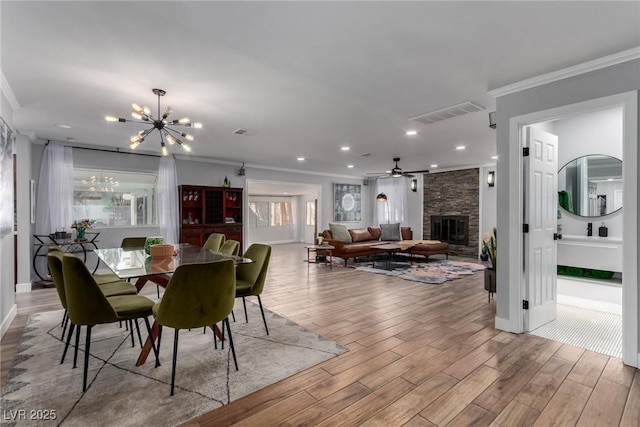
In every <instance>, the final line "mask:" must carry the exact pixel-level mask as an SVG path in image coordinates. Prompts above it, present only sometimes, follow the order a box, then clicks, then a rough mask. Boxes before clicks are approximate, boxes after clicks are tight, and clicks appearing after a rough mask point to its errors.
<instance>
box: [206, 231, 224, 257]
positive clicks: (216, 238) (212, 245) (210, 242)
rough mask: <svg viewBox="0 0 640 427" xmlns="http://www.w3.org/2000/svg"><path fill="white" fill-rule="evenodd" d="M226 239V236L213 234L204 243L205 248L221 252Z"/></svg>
mask: <svg viewBox="0 0 640 427" xmlns="http://www.w3.org/2000/svg"><path fill="white" fill-rule="evenodd" d="M226 239H227V237H226V236H225V235H224V234H220V233H211V235H209V237H207V241H206V242H204V246H203V247H204V248H205V249H209V250H210V251H213V252H220V246H222V244H223V243H224V241H225V240H226Z"/></svg>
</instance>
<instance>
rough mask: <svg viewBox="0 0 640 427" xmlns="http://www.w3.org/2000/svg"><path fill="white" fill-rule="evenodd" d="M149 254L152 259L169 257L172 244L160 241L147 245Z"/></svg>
mask: <svg viewBox="0 0 640 427" xmlns="http://www.w3.org/2000/svg"><path fill="white" fill-rule="evenodd" d="M149 254H150V255H151V258H152V259H162V258H171V257H172V256H173V245H171V244H166V243H160V244H155V245H151V246H149Z"/></svg>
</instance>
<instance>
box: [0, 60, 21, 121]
mask: <svg viewBox="0 0 640 427" xmlns="http://www.w3.org/2000/svg"><path fill="white" fill-rule="evenodd" d="M0 87H1V88H2V93H4V96H5V97H6V98H7V101H9V105H10V106H11V108H13V111H16V110H19V109H20V108H22V107H21V106H20V103H18V100H17V99H16V96H15V95H14V94H13V91H12V90H11V86H9V82H8V81H7V79H6V78H5V77H4V73H3V72H2V70H0Z"/></svg>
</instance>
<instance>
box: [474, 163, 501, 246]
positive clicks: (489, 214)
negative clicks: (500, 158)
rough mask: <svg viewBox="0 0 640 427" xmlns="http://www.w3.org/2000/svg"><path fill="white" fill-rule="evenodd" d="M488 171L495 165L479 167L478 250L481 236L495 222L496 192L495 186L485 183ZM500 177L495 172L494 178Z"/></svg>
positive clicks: (494, 167) (493, 168)
mask: <svg viewBox="0 0 640 427" xmlns="http://www.w3.org/2000/svg"><path fill="white" fill-rule="evenodd" d="M489 171H494V172H495V171H496V165H490V166H482V167H481V168H480V239H479V242H480V245H479V248H478V251H481V250H482V236H483V235H484V234H486V233H491V232H492V231H493V227H496V226H497V224H498V222H497V211H496V209H497V207H496V206H497V200H496V198H497V192H496V188H497V187H496V186H495V185H494V186H493V187H489V185H488V184H487V174H488V173H489ZM499 179H500V178H499V177H498V174H497V172H496V177H495V180H496V182H498V180H499Z"/></svg>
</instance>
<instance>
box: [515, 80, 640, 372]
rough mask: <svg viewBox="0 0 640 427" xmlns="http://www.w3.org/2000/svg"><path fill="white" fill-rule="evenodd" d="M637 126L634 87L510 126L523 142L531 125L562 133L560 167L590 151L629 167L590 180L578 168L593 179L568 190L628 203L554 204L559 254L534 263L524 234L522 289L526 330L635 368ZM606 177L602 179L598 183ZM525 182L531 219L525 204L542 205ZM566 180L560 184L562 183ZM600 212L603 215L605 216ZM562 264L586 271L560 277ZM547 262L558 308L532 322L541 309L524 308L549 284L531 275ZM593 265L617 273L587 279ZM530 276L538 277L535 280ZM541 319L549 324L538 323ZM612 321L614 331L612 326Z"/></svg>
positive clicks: (586, 199)
mask: <svg viewBox="0 0 640 427" xmlns="http://www.w3.org/2000/svg"><path fill="white" fill-rule="evenodd" d="M605 122H608V127H606V126H605V127H602V126H597V127H596V128H595V129H594V128H593V125H596V124H597V123H600V125H602V124H603V123H605ZM636 126H637V94H636V93H635V92H630V93H627V94H621V95H614V96H611V97H607V98H602V99H597V100H592V101H587V102H584V103H580V104H574V105H569V106H565V107H560V108H557V109H554V110H549V111H543V112H538V113H533V114H530V115H527V116H521V117H517V118H513V119H512V128H511V129H512V136H514V137H515V138H520V143H521V146H523V147H524V146H526V145H527V143H526V141H525V138H524V137H523V135H524V134H525V132H524V130H525V129H526V128H527V127H532V128H538V129H540V130H542V131H545V132H549V133H553V134H557V135H558V139H557V140H558V142H557V147H558V154H557V163H558V168H559V169H560V168H562V167H563V166H564V165H566V164H568V163H569V162H570V161H571V160H573V159H576V158H579V157H582V156H583V155H588V154H592V155H602V154H607V155H609V156H611V157H615V158H618V159H620V160H621V161H622V165H623V166H622V173H621V176H619V177H617V178H611V177H608V178H604V177H603V178H601V179H600V178H597V177H596V178H591V177H589V176H588V171H587V170H586V169H585V170H579V171H578V175H579V177H581V178H584V179H585V180H586V181H585V183H584V184H583V187H572V188H571V190H569V191H579V192H582V191H584V192H585V196H584V200H583V201H581V202H580V203H583V204H584V205H585V206H588V205H589V204H590V196H591V195H592V194H591V193H593V196H594V197H593V198H594V200H595V201H596V204H594V206H597V200H598V198H599V199H600V200H602V199H603V198H604V197H602V196H605V197H606V198H607V200H609V199H611V200H613V199H616V200H618V202H620V201H622V202H623V208H622V209H618V210H615V211H614V212H607V211H605V210H604V208H603V209H593V210H591V211H585V212H586V213H585V214H582V213H581V212H579V211H578V210H573V209H572V208H571V207H569V208H568V209H567V208H566V206H564V207H562V208H561V207H557V209H556V205H553V212H551V210H550V209H547V210H546V214H545V215H546V216H547V217H550V216H551V215H552V214H553V218H552V219H553V220H554V222H558V223H559V224H560V225H561V227H560V230H557V232H556V231H555V230H554V233H552V234H554V235H562V237H563V239H562V240H558V241H557V242H558V244H557V252H555V251H550V252H549V253H550V254H551V253H552V252H553V253H552V255H553V256H552V257H551V258H549V257H546V258H545V257H540V259H541V260H542V262H541V263H539V264H536V263H534V262H531V259H532V258H527V256H526V254H527V250H528V245H529V242H528V236H527V234H526V233H524V235H523V238H522V240H521V241H522V250H523V270H522V271H523V275H522V280H521V282H520V283H521V286H520V295H521V297H522V301H526V302H527V304H524V303H523V307H522V308H521V309H519V313H520V316H521V319H522V325H523V332H528V333H533V334H534V335H541V336H545V337H546V338H550V339H554V340H557V341H561V342H569V343H570V344H573V345H577V346H580V347H583V348H588V349H590V350H593V351H597V352H601V353H604V354H608V355H611V356H615V357H621V358H622V359H623V361H624V363H626V364H628V365H632V366H638V354H637V349H638V338H637V332H638V308H637V298H638V283H637V280H636V279H637V265H636V263H631V262H628V261H626V260H632V259H634V254H635V250H636V248H637V221H635V218H637V173H636V172H635V168H636V166H637V157H636V155H637V147H635V137H634V135H635V134H636V133H637V127H636ZM516 130H517V133H515V131H516ZM520 130H522V131H523V132H521V131H520ZM581 153H582V155H581ZM526 169H527V166H523V172H526ZM523 176H524V175H523ZM616 180H617V181H618V184H617V185H618V186H619V187H620V188H617V189H615V188H612V189H611V192H612V193H611V195H608V194H605V193H606V192H607V191H608V190H607V189H606V187H607V186H608V185H611V184H612V183H613V182H615V181H616ZM559 181H561V180H559ZM599 182H602V184H603V185H598V183H599ZM526 184H527V183H526V178H523V185H522V187H521V188H522V200H523V208H522V209H523V218H525V223H526V222H527V221H526V218H527V217H526V204H527V203H530V204H531V206H533V207H534V208H535V207H539V206H538V205H539V203H538V202H537V201H536V199H535V197H532V196H531V194H529V193H528V191H527V190H526ZM560 184H561V183H560V182H558V184H557V185H558V186H559V185H560ZM598 187H599V188H598ZM556 190H558V189H556ZM609 196H610V197H609ZM573 200H576V199H575V198H574V199H573ZM555 202H556V203H557V202H558V200H557V199H556V200H555ZM561 204H562V203H561ZM544 207H547V206H543V209H544ZM601 207H602V206H601ZM547 208H548V207H547ZM556 210H557V212H558V215H557V217H556V216H555V213H556ZM601 213H604V215H600V214H601ZM592 214H593V215H592ZM589 223H591V226H589ZM589 231H591V235H590V236H588V234H590V233H589ZM594 231H595V233H594ZM550 238H551V237H550ZM545 255H546V254H545ZM623 261H624V262H623ZM550 264H553V265H552V266H551V267H552V268H551V269H548V267H549V265H550ZM557 265H561V266H562V265H565V266H568V267H575V269H574V271H575V270H577V271H578V272H579V273H580V274H577V275H576V276H573V277H572V276H569V277H567V276H557ZM545 268H547V271H550V270H552V271H553V276H554V277H553V281H552V282H548V283H547V282H544V281H543V282H544V283H543V285H545V286H546V285H548V284H549V283H551V287H550V288H549V289H550V294H551V295H552V299H553V301H552V308H553V309H552V310H547V312H551V313H552V316H551V318H550V319H545V320H544V321H542V322H538V324H536V321H535V319H534V321H533V322H532V321H531V320H532V317H533V316H535V314H532V311H530V310H529V309H528V308H525V306H526V307H529V305H530V303H529V301H528V300H529V299H530V298H533V299H535V298H536V295H537V293H538V292H539V291H540V287H543V288H544V286H539V285H540V284H538V283H536V277H535V274H534V275H533V276H532V275H531V272H532V271H533V272H534V273H535V271H536V270H537V269H545ZM592 270H597V272H598V273H599V272H601V271H602V272H604V271H606V272H610V273H611V275H610V276H609V277H607V278H600V279H598V280H593V278H590V277H589V276H588V274H587V275H586V276H584V277H581V276H582V274H583V273H585V272H587V273H590V272H591V271H592ZM531 277H533V278H534V279H533V280H531ZM536 287H537V288H536ZM543 292H544V289H543ZM514 302H515V301H514ZM591 310H593V311H591ZM538 320H539V319H538ZM528 325H535V327H528ZM540 325H542V326H541V327H540V328H537V327H538V326H540ZM606 325H609V326H606ZM611 325H613V326H611ZM581 327H582V328H583V331H584V330H585V328H586V332H581V329H580V328H581ZM607 327H609V328H610V329H608V330H607ZM536 329H537V330H536ZM600 330H603V331H605V332H603V335H604V336H606V337H607V338H611V337H612V336H613V338H614V339H613V341H611V340H609V341H606V340H605V341H601V342H600V341H598V339H597V338H596V335H597V333H598V331H600ZM607 331H608V332H607Z"/></svg>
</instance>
